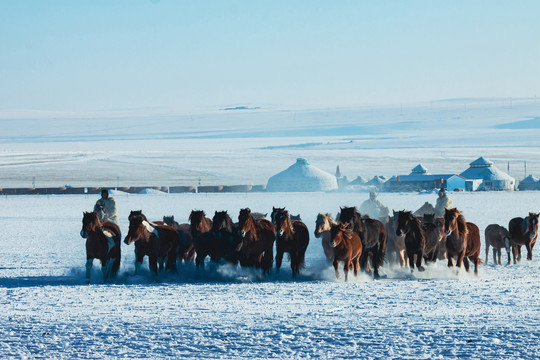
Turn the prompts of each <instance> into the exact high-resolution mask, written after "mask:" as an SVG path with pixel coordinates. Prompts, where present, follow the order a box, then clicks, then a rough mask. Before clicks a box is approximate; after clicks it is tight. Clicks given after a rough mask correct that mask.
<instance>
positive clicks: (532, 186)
mask: <svg viewBox="0 0 540 360" xmlns="http://www.w3.org/2000/svg"><path fill="white" fill-rule="evenodd" d="M518 189H519V190H538V178H536V177H535V176H532V175H529V176H527V177H526V178H525V179H523V180H521V181H520V182H519V186H518Z"/></svg>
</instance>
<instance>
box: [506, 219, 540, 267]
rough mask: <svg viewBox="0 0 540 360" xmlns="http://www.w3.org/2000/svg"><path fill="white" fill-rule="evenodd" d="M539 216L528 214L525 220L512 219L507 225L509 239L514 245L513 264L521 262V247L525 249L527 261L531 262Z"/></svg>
mask: <svg viewBox="0 0 540 360" xmlns="http://www.w3.org/2000/svg"><path fill="white" fill-rule="evenodd" d="M538 217H539V214H535V213H532V212H530V213H529V216H527V217H526V218H524V219H523V218H520V217H517V218H513V219H512V220H510V223H509V224H508V231H509V232H510V239H511V240H512V242H513V243H514V246H513V247H512V255H513V257H514V264H515V263H517V262H518V261H519V260H521V245H525V247H526V248H527V260H532V249H533V247H534V244H536V238H537V237H538Z"/></svg>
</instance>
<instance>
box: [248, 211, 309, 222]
mask: <svg viewBox="0 0 540 360" xmlns="http://www.w3.org/2000/svg"><path fill="white" fill-rule="evenodd" d="M283 210H285V208H277V207H273V206H272V213H271V214H270V221H272V224H274V225H276V214H277V213H278V211H283ZM253 217H255V218H257V217H256V216H255V215H253ZM289 217H290V219H291V221H302V218H301V217H300V214H298V215H289Z"/></svg>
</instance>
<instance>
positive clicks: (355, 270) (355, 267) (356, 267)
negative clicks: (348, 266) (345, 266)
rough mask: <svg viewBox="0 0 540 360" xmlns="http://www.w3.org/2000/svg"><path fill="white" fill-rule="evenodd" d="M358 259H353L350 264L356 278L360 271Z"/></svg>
mask: <svg viewBox="0 0 540 360" xmlns="http://www.w3.org/2000/svg"><path fill="white" fill-rule="evenodd" d="M358 260H359V259H358V257H355V258H354V259H353V260H352V263H353V268H354V276H355V277H357V276H358V270H360V265H359V263H358Z"/></svg>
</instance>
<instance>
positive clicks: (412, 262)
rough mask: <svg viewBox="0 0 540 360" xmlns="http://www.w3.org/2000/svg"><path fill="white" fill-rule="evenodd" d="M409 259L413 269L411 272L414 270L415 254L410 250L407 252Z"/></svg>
mask: <svg viewBox="0 0 540 360" xmlns="http://www.w3.org/2000/svg"><path fill="white" fill-rule="evenodd" d="M407 258H408V259H409V267H410V268H411V272H413V270H414V253H413V252H412V251H410V250H407Z"/></svg>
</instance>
